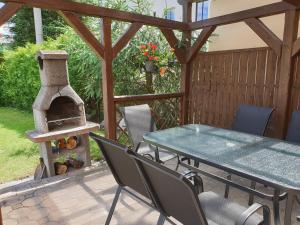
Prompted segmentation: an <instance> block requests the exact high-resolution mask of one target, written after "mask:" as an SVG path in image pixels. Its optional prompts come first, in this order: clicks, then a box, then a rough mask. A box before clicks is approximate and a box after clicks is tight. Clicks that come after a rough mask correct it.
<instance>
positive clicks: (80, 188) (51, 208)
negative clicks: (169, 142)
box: [0, 162, 300, 225]
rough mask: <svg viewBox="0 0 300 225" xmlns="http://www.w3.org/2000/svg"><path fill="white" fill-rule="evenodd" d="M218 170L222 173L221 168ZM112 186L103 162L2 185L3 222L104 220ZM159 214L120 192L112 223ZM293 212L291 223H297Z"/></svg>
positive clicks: (136, 223) (212, 185)
mask: <svg viewBox="0 0 300 225" xmlns="http://www.w3.org/2000/svg"><path fill="white" fill-rule="evenodd" d="M175 164H176V162H170V163H169V164H168V166H170V167H175ZM209 170H212V169H209ZM218 173H219V174H222V172H221V171H219V172H218ZM236 179H238V178H236ZM239 182H246V181H243V180H239ZM248 183H249V182H247V184H248ZM204 187H205V190H213V191H216V192H218V193H220V194H222V193H223V191H224V185H223V184H220V183H217V182H215V181H213V180H210V179H204ZM0 188H1V186H0ZM259 188H263V187H261V186H259ZM115 190H116V183H115V181H114V178H113V177H112V175H111V173H110V171H109V170H108V168H107V166H106V165H105V164H101V165H100V166H97V167H96V168H95V167H94V168H90V169H89V170H87V171H85V172H83V171H80V172H79V171H78V172H75V173H72V174H69V175H68V176H60V177H55V178H51V179H47V180H44V181H41V182H25V183H24V182H23V183H21V184H18V185H15V186H14V187H9V188H8V187H4V186H2V189H0V194H1V195H0V202H1V203H0V204H2V214H3V219H4V225H44V224H45V225H46V224H47V225H73V224H74V225H88V224H90V225H96V224H104V222H105V219H106V216H107V214H108V210H109V208H110V205H111V202H112V200H113V197H114V193H115ZM230 198H231V199H235V200H236V201H238V202H240V203H242V204H247V199H248V197H247V195H246V194H244V193H241V192H240V191H237V190H235V189H231V195H230ZM257 200H258V201H259V202H261V200H260V199H257ZM283 208H284V204H282V210H283ZM294 211H295V212H294V214H295V216H296V215H300V209H299V206H296V205H295V210H294ZM158 216H159V214H158V213H157V212H155V211H153V210H151V209H149V208H148V207H147V206H145V205H143V203H140V202H138V201H136V200H135V199H133V198H131V197H129V196H128V195H127V194H123V195H122V197H121V201H120V202H119V203H118V205H117V209H116V211H115V214H114V216H113V219H112V222H111V224H118V225H127V224H128V225H129V224H130V225H148V224H149V225H150V224H156V222H157V219H158ZM295 216H293V224H295V225H296V224H297V222H296V221H295ZM165 224H168V223H167V222H166V223H165Z"/></svg>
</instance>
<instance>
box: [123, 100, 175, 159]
mask: <svg viewBox="0 0 300 225" xmlns="http://www.w3.org/2000/svg"><path fill="white" fill-rule="evenodd" d="M120 111H121V113H122V115H123V118H124V121H125V125H126V128H127V131H128V134H129V136H130V138H131V140H132V143H133V147H134V149H135V151H138V152H139V154H142V155H148V156H150V157H152V158H153V159H156V161H161V162H166V161H168V160H171V159H173V158H175V157H177V156H176V155H175V154H172V153H170V152H168V151H165V150H163V149H158V148H156V147H154V146H152V145H149V144H147V143H144V142H143V135H144V134H145V133H148V132H153V131H156V125H155V122H154V119H153V117H152V115H151V109H150V107H149V105H147V104H144V105H135V106H127V107H123V108H120Z"/></svg>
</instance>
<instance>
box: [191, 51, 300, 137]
mask: <svg viewBox="0 0 300 225" xmlns="http://www.w3.org/2000/svg"><path fill="white" fill-rule="evenodd" d="M193 64H194V67H193V72H192V77H191V79H192V81H191V82H192V84H191V87H192V88H191V99H190V100H191V102H192V104H191V106H190V110H189V113H190V118H193V120H190V122H193V123H202V124H208V125H212V126H217V127H223V128H230V127H231V124H232V122H233V120H234V116H235V113H236V110H237V108H238V106H239V105H240V104H242V103H248V104H254V105H259V106H268V107H275V106H276V103H277V100H276V99H277V96H276V94H277V93H278V91H277V90H278V80H279V78H278V70H279V59H278V57H277V55H276V53H274V51H273V50H271V49H270V48H257V49H245V50H241V51H237V50H232V51H218V52H209V53H200V54H199V55H198V56H197V57H196V58H195V59H194V61H193ZM299 66H300V65H299ZM299 68H300V67H299ZM297 79H299V86H298V87H299V91H298V92H297V93H296V95H295V96H296V97H295V99H296V100H295V103H294V104H296V102H299V101H298V99H299V94H300V76H299V77H297ZM298 93H299V94H298ZM272 121H273V122H272V123H273V125H272V124H271V126H270V127H274V124H276V120H272ZM268 133H270V134H273V133H274V132H273V131H268Z"/></svg>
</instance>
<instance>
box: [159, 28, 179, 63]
mask: <svg viewBox="0 0 300 225" xmlns="http://www.w3.org/2000/svg"><path fill="white" fill-rule="evenodd" d="M160 30H161V32H162V33H163V35H164V36H165V38H166V40H167V41H168V43H169V45H170V46H171V48H173V49H174V53H175V55H176V58H177V60H178V61H179V62H180V63H184V62H185V52H184V50H183V49H181V48H179V47H178V43H179V40H178V39H177V37H176V36H175V34H174V32H173V30H171V29H165V28H160Z"/></svg>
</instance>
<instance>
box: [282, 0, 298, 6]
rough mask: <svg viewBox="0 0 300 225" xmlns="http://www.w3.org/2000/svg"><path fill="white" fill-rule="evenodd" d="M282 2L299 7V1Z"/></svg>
mask: <svg viewBox="0 0 300 225" xmlns="http://www.w3.org/2000/svg"><path fill="white" fill-rule="evenodd" d="M283 1H284V2H287V3H290V4H292V5H294V6H299V5H300V2H299V0H283Z"/></svg>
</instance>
